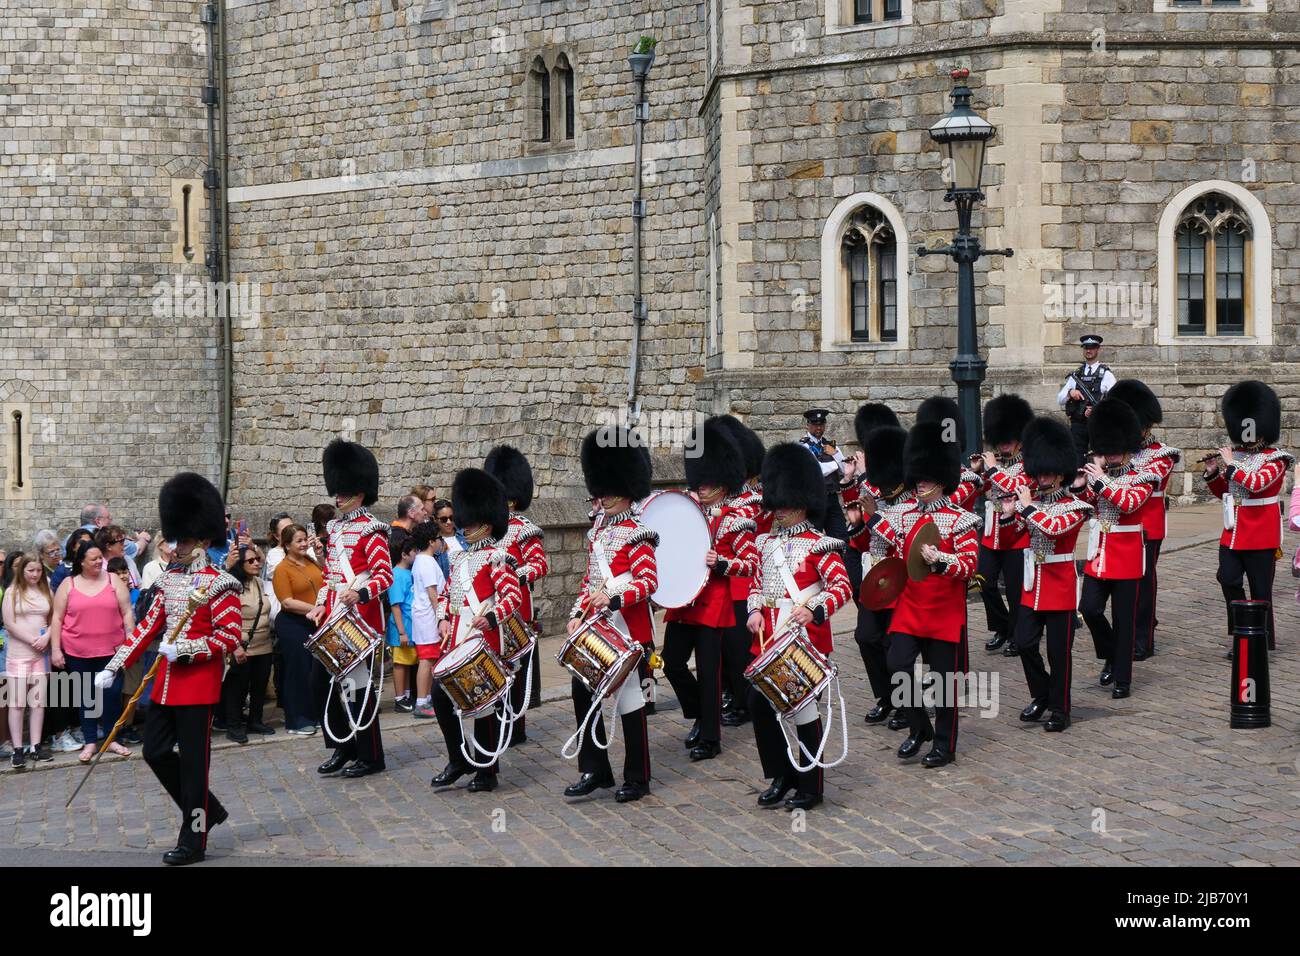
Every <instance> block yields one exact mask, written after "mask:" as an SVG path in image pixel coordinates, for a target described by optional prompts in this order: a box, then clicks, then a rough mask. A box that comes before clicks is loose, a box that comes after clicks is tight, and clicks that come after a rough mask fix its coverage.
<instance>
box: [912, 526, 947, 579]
mask: <svg viewBox="0 0 1300 956" xmlns="http://www.w3.org/2000/svg"><path fill="white" fill-rule="evenodd" d="M939 540H940V535H939V526H938V525H936V524H935V523H934V522H933V521H931V520H930V519H929V518H926V519H924V520H923V521H922V522H921V524H919V525H918V526H917V528H916V531H915V533H913V535H912V543H911V545H910V546H909V547H908V549H907V576H908V577H909V578H911V579H912V580H913V581H921V580H924V579H925V578H927V577H929V575H930V564H929V562H927V561H926V560H925V558H924V557H923V556H922V555H921V546H922V545H927V544H932V545H934V546H935V547H936V548H937V547H938V546H939Z"/></svg>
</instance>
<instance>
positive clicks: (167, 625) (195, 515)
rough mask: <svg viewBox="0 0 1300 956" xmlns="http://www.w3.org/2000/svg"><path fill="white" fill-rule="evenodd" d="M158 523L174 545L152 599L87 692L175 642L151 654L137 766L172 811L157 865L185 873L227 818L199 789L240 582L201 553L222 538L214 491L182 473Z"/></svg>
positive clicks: (233, 644) (164, 497) (161, 497)
mask: <svg viewBox="0 0 1300 956" xmlns="http://www.w3.org/2000/svg"><path fill="white" fill-rule="evenodd" d="M158 516H159V518H160V519H161V521H160V523H161V527H162V533H163V538H164V539H165V540H167V541H172V542H175V545H174V550H173V553H172V561H171V563H170V564H168V566H167V570H166V571H165V572H164V573H163V574H162V575H161V576H160V577H159V579H158V584H157V587H158V599H155V600H154V601H153V603H152V604H151V605H150V606H149V612H148V613H147V614H146V615H145V616H144V620H142V621H140V622H139V623H138V624H136V626H135V630H134V631H133V632H132V634H131V639H130V640H129V641H128V642H127V643H125V644H123V645H122V646H121V647H119V648H118V649H117V653H116V654H114V655H113V657H112V659H111V660H110V661H109V662H108V664H107V665H106V667H105V669H104V670H102V671H100V672H99V673H98V674H97V675H96V676H95V685H96V686H97V687H100V688H104V687H108V686H109V685H111V684H112V682H113V680H114V678H115V676H116V675H117V673H118V672H119V671H120V670H122V668H124V667H130V666H131V665H132V664H134V663H135V662H136V661H137V660H139V659H140V658H141V656H142V655H143V654H144V652H145V651H146V650H147V649H148V647H149V645H150V643H151V642H152V641H153V640H154V639H155V638H159V637H165V638H171V637H172V636H173V634H174V636H175V640H164V641H163V642H162V643H161V644H160V645H159V647H158V653H159V654H160V655H161V656H162V657H163V658H164V660H163V662H162V667H161V670H160V672H159V673H158V676H157V677H155V678H154V682H153V691H152V692H151V694H150V701H151V705H150V706H149V707H148V708H147V709H146V710H145V714H146V716H145V725H144V759H145V763H147V764H148V765H149V769H150V770H152V771H153V772H154V776H156V777H157V778H158V782H159V783H161V784H162V785H163V787H164V789H166V791H167V793H168V794H170V795H171V798H172V799H173V800H174V801H176V805H177V806H178V807H180V810H181V828H180V835H179V836H178V837H177V839H176V848H175V849H174V850H169V851H168V852H167V853H166V854H164V856H163V862H164V863H167V864H169V865H172V866H185V865H187V864H189V863H198V862H200V861H201V860H202V859H203V856H204V853H205V852H206V850H207V843H208V831H209V830H211V829H212V827H214V826H216V825H217V824H219V823H222V822H224V821H225V820H226V817H227V813H226V808H225V807H223V806H222V805H221V801H220V800H218V799H217V798H216V797H215V796H213V795H212V792H211V791H210V790H208V762H209V756H210V754H211V745H212V708H213V706H214V705H215V704H216V703H217V701H218V700H219V699H220V697H221V676H222V671H223V669H224V667H223V665H224V661H225V656H226V655H227V654H232V653H234V651H235V648H237V647H239V646H240V641H241V639H242V638H243V633H242V631H243V618H242V617H241V614H240V599H239V593H240V586H239V583H238V582H237V581H235V579H234V578H232V577H231V576H230V575H228V574H226V573H225V572H224V571H222V570H220V569H219V568H217V567H216V566H215V565H212V564H209V563H208V557H207V552H206V549H207V548H208V547H210V546H211V545H213V544H216V543H220V542H221V541H223V540H224V539H225V536H226V517H225V507H224V505H223V504H222V501H221V493H220V492H218V491H217V489H216V488H214V487H213V486H212V484H211V483H210V482H209V481H208V480H207V479H206V478H203V477H201V476H199V475H196V474H193V473H192V472H182V473H181V474H178V475H176V476H175V477H174V478H172V479H170V480H169V481H168V482H167V483H166V484H165V485H163V487H162V490H161V491H160V492H159V494H158ZM182 621H185V625H184V627H181V628H180V630H179V631H177V625H179V624H180V623H181V622H182Z"/></svg>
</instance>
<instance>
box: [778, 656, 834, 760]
mask: <svg viewBox="0 0 1300 956" xmlns="http://www.w3.org/2000/svg"><path fill="white" fill-rule="evenodd" d="M834 682H835V697H837V698H839V702H840V737H841V745H842V747H843V750H842V751H841V753H840V755H839V757H838V758H836V759H835V760H834V761H832V762H830V763H826V762H825V761H823V760H822V754H824V753H825V751H826V744H827V742H828V741H829V740H830V739H831V730H832V729H833V728H834V726H835V700H834V698H832V699H831V700H828V701H827V703H826V716H825V718H824V720H825V721H826V726H825V727H824V728H823V730H822V739H821V743H820V744H819V745H818V747H817V752H816V753H810V752H809V751H808V748H807V747H805V746H804V744H803V741H802V740H800V739H799V731H798V730H795V731H794V732H793V734H792V733H791V731H790V730H789V729H788V728H787V727H786V724H787V723H792V724H794V725H795V726H796V727H798V726H800V724H802V723H809V724H810V723H812V721H813V720H816V719H817V717H821V707H820V705H819V704H818V703H817V702H816V701H811V702H810V703H809V704H807V705H805V706H804V707H803V708H801V709H800V710H798V711H795V713H794V714H793V715H791V716H790V717H785V716H784V715H778V722H779V723H780V725H781V734H782V736H784V737H785V752H786V756H788V757H789V758H790V763H791V765H792V766H793V767H794V769H795V770H796V771H797V772H799V773H808V772H809V771H810V770H816V769H817V768H818V767H821V768H822V769H824V770H829V769H830V768H831V767H838V766H839V765H840V764H842V763H843V762H844V761H845V759H846V758H847V757H848V755H849V719H848V708H847V706H846V705H845V703H844V692H843V691H842V690H841V689H840V677H839V674H836V675H835V678H834ZM810 707H811V709H812V711H813V713H814V714H815V715H816V716H815V717H813V718H812V719H810V720H806V721H798V722H797V721H796V718H797V717H798V716H799V714H801V713H803V711H805V710H807V709H809V708H810ZM792 736H793V743H792V741H791V737H792ZM794 744H797V745H798V747H799V752H800V753H801V754H803V756H805V757H807V758H808V761H809V762H808V763H807V764H806V765H804V764H801V763H800V762H799V758H798V757H797V756H795V752H794V746H793V745H794Z"/></svg>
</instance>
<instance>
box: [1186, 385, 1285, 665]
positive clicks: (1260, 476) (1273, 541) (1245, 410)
mask: <svg viewBox="0 0 1300 956" xmlns="http://www.w3.org/2000/svg"><path fill="white" fill-rule="evenodd" d="M1222 412H1223V421H1224V424H1225V425H1226V427H1227V430H1228V437H1229V439H1230V440H1231V442H1232V447H1226V446H1225V447H1223V448H1220V449H1219V453H1218V455H1217V456H1215V457H1214V458H1213V459H1211V461H1210V462H1209V463H1208V464H1207V465H1206V468H1205V476H1204V477H1205V483H1206V485H1207V486H1208V487H1209V489H1210V491H1211V492H1212V493H1213V494H1214V495H1216V496H1218V497H1219V498H1220V499H1221V500H1222V501H1223V534H1222V535H1220V536H1219V575H1218V577H1219V584H1220V585H1221V586H1222V587H1223V600H1224V601H1225V603H1226V604H1227V610H1228V628H1229V630H1230V631H1231V628H1232V602H1233V601H1240V600H1242V599H1244V598H1245V596H1246V589H1245V588H1244V587H1243V586H1242V579H1243V578H1245V580H1247V581H1249V582H1250V597H1251V600H1254V601H1269V602H1272V600H1273V573H1274V571H1275V570H1276V567H1277V559H1278V557H1279V556H1280V555H1279V552H1278V548H1280V547H1281V545H1282V511H1281V504H1280V502H1279V500H1278V496H1279V495H1280V494H1281V493H1282V485H1283V483H1284V482H1285V481H1286V473H1287V471H1288V470H1289V469H1290V468H1291V465H1292V464H1294V462H1295V458H1294V457H1293V456H1292V455H1291V454H1290V453H1289V452H1285V451H1282V450H1281V449H1280V448H1278V447H1276V444H1277V440H1278V438H1279V437H1280V436H1281V434H1282V404H1281V402H1279V401H1278V397H1277V393H1276V392H1274V391H1273V389H1271V388H1270V387H1269V386H1267V385H1265V384H1264V383H1263V382H1257V381H1245V382H1238V383H1237V384H1236V385H1234V386H1232V388H1230V389H1228V391H1227V392H1226V393H1225V394H1224V396H1223V405H1222ZM1268 646H1269V649H1270V650H1272V649H1273V648H1274V647H1275V646H1276V637H1275V634H1274V630H1273V608H1272V604H1271V603H1270V605H1269V613H1268Z"/></svg>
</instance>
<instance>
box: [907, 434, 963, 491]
mask: <svg viewBox="0 0 1300 956" xmlns="http://www.w3.org/2000/svg"><path fill="white" fill-rule="evenodd" d="M946 430H947V426H945V425H944V424H943V423H942V422H921V423H919V424H916V425H913V426H912V430H911V431H910V432H908V433H907V441H906V443H905V444H904V446H903V483H904V484H906V485H907V487H909V488H915V487H916V483H917V482H918V481H934V482H937V483H939V484H940V485H942V486H943V490H944V493H945V494H949V495H950V494H952V493H953V492H954V491H956V490H957V484H958V483H959V482H960V481H961V447H960V444H959V443H958V442H956V441H944V432H945V431H946Z"/></svg>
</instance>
